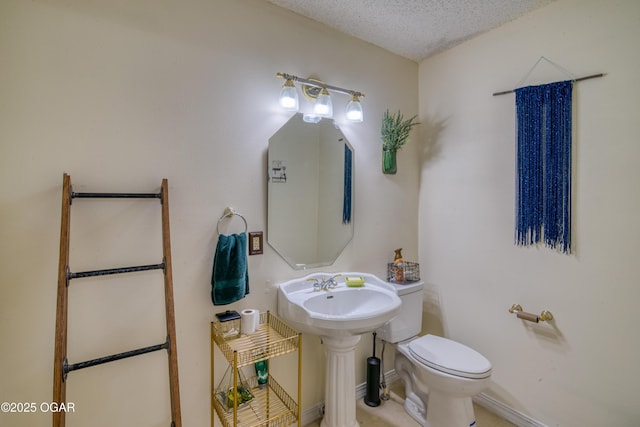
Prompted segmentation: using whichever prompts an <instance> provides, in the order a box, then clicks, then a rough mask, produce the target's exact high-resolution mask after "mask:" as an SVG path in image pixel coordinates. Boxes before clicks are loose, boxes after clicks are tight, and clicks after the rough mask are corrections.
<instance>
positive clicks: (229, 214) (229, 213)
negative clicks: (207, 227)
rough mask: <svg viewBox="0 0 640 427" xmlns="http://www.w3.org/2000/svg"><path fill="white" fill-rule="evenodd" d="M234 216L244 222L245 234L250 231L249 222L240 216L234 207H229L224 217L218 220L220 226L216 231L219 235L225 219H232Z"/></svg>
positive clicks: (217, 226)
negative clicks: (221, 223)
mask: <svg viewBox="0 0 640 427" xmlns="http://www.w3.org/2000/svg"><path fill="white" fill-rule="evenodd" d="M234 216H238V217H240V219H241V220H242V222H244V232H245V233H246V232H247V229H248V227H247V220H246V219H244V217H243V216H242V215H240V214H239V213H238V212H236V211H235V209H233V208H232V207H227V208H225V210H224V213H223V214H222V216H221V217H220V219H219V220H218V224H217V225H216V231H217V232H218V235H220V222H221V221H222V220H223V219H225V218H232V217H234Z"/></svg>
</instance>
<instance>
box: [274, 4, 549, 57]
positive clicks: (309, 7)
mask: <svg viewBox="0 0 640 427" xmlns="http://www.w3.org/2000/svg"><path fill="white" fill-rule="evenodd" d="M268 1H269V2H270V3H273V4H275V5H278V6H281V7H284V8H286V9H289V10H291V11H293V12H296V13H298V14H300V15H303V16H306V17H308V18H311V19H313V20H315V21H318V22H322V23H324V24H325V25H328V26H330V27H332V28H335V29H337V30H339V31H342V32H343V33H346V34H349V35H352V36H354V37H357V38H359V39H362V40H365V41H368V42H369V43H372V44H374V45H377V46H380V47H382V48H384V49H387V50H389V51H391V52H393V53H396V54H397V55H400V56H403V57H405V58H409V59H412V60H414V61H416V62H419V61H421V60H423V59H425V58H427V57H428V56H430V55H433V54H435V53H438V52H441V51H443V50H445V49H448V48H451V47H453V46H455V45H456V44H458V43H461V42H463V41H465V40H468V39H470V38H472V37H474V36H476V35H478V34H480V33H483V32H485V31H488V30H490V29H492V28H495V27H498V26H500V25H502V24H504V23H506V22H508V21H511V20H513V19H515V18H517V17H519V16H522V15H524V14H525V13H527V12H530V11H532V10H534V9H536V8H539V7H541V6H544V5H547V4H549V3H551V2H552V1H554V0H268Z"/></svg>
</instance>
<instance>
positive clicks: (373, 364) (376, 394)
mask: <svg viewBox="0 0 640 427" xmlns="http://www.w3.org/2000/svg"><path fill="white" fill-rule="evenodd" d="M364 403H366V404H367V405H368V406H379V405H380V359H378V358H377V357H376V333H375V332H374V333H373V356H371V357H369V358H367V394H366V395H365V396H364Z"/></svg>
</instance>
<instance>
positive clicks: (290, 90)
mask: <svg viewBox="0 0 640 427" xmlns="http://www.w3.org/2000/svg"><path fill="white" fill-rule="evenodd" d="M276 76H278V77H281V78H283V79H285V82H284V85H283V87H282V90H281V91H280V105H281V106H282V107H283V108H285V109H287V110H290V111H297V110H298V107H299V103H298V93H297V91H296V87H295V85H294V83H293V82H294V81H297V82H299V83H301V86H302V91H303V93H304V94H305V95H306V96H307V97H308V98H309V99H312V100H313V101H314V105H313V113H312V114H305V117H307V116H308V118H309V120H305V121H310V122H315V123H317V121H319V120H320V118H321V117H332V116H333V102H332V100H331V93H330V91H331V92H338V93H343V94H345V95H349V96H351V100H350V101H349V103H348V104H347V108H346V111H345V113H346V117H347V120H349V121H351V122H355V123H359V122H362V120H363V113H362V104H360V98H362V97H364V93H362V92H359V91H356V90H351V89H344V88H341V87H337V86H333V85H329V84H326V83H325V82H322V81H320V80H315V79H312V78H308V79H305V78H302V77H298V76H294V75H291V74H285V73H277V74H276ZM294 100H295V101H294ZM311 119H313V120H311Z"/></svg>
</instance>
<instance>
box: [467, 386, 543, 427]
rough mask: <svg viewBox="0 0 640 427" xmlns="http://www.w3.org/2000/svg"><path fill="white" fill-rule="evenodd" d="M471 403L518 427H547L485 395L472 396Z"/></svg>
mask: <svg viewBox="0 0 640 427" xmlns="http://www.w3.org/2000/svg"><path fill="white" fill-rule="evenodd" d="M473 402H474V403H476V404H478V405H480V406H482V407H483V408H485V409H486V410H487V411H490V412H493V413H494V414H496V415H498V416H499V417H501V418H504V419H505V420H507V421H509V422H510V423H513V424H515V425H517V426H518V427H547V425H546V424H543V423H541V422H540V421H538V420H535V419H533V418H531V417H529V416H528V415H525V414H523V413H522V412H520V411H517V410H515V409H513V408H512V407H511V406H509V405H507V404H505V403H502V402H500V401H499V400H497V399H495V398H493V397H491V396H489V395H487V394H485V393H480V394H479V395H477V396H474V397H473Z"/></svg>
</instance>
